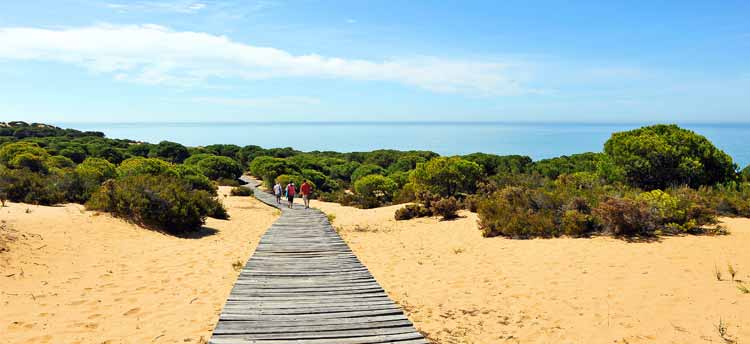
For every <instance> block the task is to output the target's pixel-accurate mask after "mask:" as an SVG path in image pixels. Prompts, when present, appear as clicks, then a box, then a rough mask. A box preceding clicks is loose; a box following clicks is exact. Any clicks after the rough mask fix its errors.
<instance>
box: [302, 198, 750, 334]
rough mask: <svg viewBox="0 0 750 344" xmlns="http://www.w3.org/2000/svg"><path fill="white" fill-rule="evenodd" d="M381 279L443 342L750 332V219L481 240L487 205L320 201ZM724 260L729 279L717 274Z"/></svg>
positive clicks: (418, 324) (420, 324) (416, 319)
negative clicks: (676, 232)
mask: <svg viewBox="0 0 750 344" xmlns="http://www.w3.org/2000/svg"><path fill="white" fill-rule="evenodd" d="M313 206H315V207H318V208H320V209H322V210H324V211H325V212H327V213H329V214H334V215H335V216H336V219H335V220H334V226H335V227H339V232H340V233H341V234H342V236H343V237H344V239H345V240H346V241H347V242H348V243H349V244H350V246H351V247H352V249H353V250H354V252H355V253H356V254H357V256H359V257H360V259H361V260H362V261H363V263H364V264H365V265H367V267H368V268H369V269H370V271H371V272H372V273H373V275H374V276H375V278H376V279H377V280H378V281H379V282H380V283H381V284H382V286H383V287H384V288H385V289H386V290H387V291H388V293H389V294H390V295H391V297H392V298H393V299H395V300H397V301H398V302H399V303H400V304H401V305H402V306H403V307H404V308H405V309H406V311H407V313H408V316H409V318H410V319H411V320H412V321H414V323H415V325H416V327H417V328H418V329H419V330H420V331H423V332H424V333H425V334H426V335H427V336H429V338H432V339H433V340H434V341H436V342H438V343H724V341H723V340H722V339H721V338H720V337H719V335H718V331H717V329H716V328H715V326H716V325H717V324H718V323H719V321H720V319H721V320H722V321H723V322H725V323H727V324H728V325H727V333H728V334H729V335H730V336H731V337H732V338H734V339H739V342H740V343H744V342H747V341H750V294H742V293H741V292H740V291H739V290H738V289H737V288H736V285H735V283H734V282H731V281H729V280H728V279H730V277H729V273H728V272H727V264H728V263H731V264H733V265H734V267H735V269H737V270H738V271H739V272H738V274H737V276H736V278H737V279H743V280H745V281H748V283H746V285H748V286H750V220H748V219H724V221H725V222H726V224H727V225H728V227H729V228H730V230H731V231H732V234H731V235H728V236H720V237H707V236H702V237H699V236H686V237H669V238H662V240H661V241H659V242H650V243H628V242H625V241H622V240H617V239H612V238H602V237H600V238H592V239H546V240H545V239H539V240H508V239H504V238H490V239H487V238H482V237H481V236H480V234H479V231H478V230H477V229H476V214H472V213H468V212H464V213H462V215H463V216H465V217H464V218H461V219H457V220H455V221H438V220H437V219H434V218H427V219H415V220H409V221H399V222H396V221H394V220H393V212H394V211H395V209H397V208H398V206H394V207H386V208H380V209H372V210H360V209H355V208H351V207H342V206H340V205H337V204H332V203H323V202H313ZM715 266H716V267H718V268H719V269H721V270H722V272H723V279H724V280H723V281H717V280H716V277H715V276H714V271H715Z"/></svg>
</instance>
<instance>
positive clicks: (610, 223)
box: [594, 197, 659, 236]
mask: <svg viewBox="0 0 750 344" xmlns="http://www.w3.org/2000/svg"><path fill="white" fill-rule="evenodd" d="M594 214H596V215H597V216H598V217H599V218H600V219H601V222H602V225H603V229H604V230H605V232H607V233H611V234H614V235H622V236H636V235H645V236H648V235H652V234H654V231H655V230H656V229H657V228H658V225H659V223H658V219H657V218H656V217H655V216H654V213H653V212H652V210H651V209H650V207H649V205H648V203H646V202H645V201H636V200H632V199H627V198H618V197H610V198H608V199H606V200H604V201H603V202H601V203H599V206H598V207H597V208H595V209H594Z"/></svg>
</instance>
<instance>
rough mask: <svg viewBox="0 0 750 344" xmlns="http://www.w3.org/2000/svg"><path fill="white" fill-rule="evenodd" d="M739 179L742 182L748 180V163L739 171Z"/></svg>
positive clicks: (749, 173)
mask: <svg viewBox="0 0 750 344" xmlns="http://www.w3.org/2000/svg"><path fill="white" fill-rule="evenodd" d="M740 179H741V180H742V181H743V182H750V165H748V166H746V167H745V168H743V169H742V171H740Z"/></svg>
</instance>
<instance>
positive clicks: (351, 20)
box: [346, 18, 357, 24]
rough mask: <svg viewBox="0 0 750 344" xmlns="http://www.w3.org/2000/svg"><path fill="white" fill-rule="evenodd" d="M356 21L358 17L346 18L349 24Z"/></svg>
mask: <svg viewBox="0 0 750 344" xmlns="http://www.w3.org/2000/svg"><path fill="white" fill-rule="evenodd" d="M356 22H357V20H356V19H352V18H349V19H347V20H346V23H347V24H354V23H356Z"/></svg>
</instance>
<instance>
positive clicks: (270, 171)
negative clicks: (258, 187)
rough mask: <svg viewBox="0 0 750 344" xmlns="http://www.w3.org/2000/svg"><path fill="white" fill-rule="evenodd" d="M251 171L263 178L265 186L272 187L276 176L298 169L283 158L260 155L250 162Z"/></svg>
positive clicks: (293, 172) (294, 171)
mask: <svg viewBox="0 0 750 344" xmlns="http://www.w3.org/2000/svg"><path fill="white" fill-rule="evenodd" d="M250 173H251V174H252V175H254V176H256V177H258V178H261V179H262V180H263V183H264V184H265V186H266V187H269V188H270V187H271V184H272V183H273V181H274V180H275V178H276V177H278V176H280V175H282V174H287V175H289V174H295V173H297V169H296V167H295V166H293V165H292V164H290V163H289V162H287V161H286V160H284V159H282V158H274V157H270V156H259V157H257V158H255V159H253V161H252V162H251V163H250Z"/></svg>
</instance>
